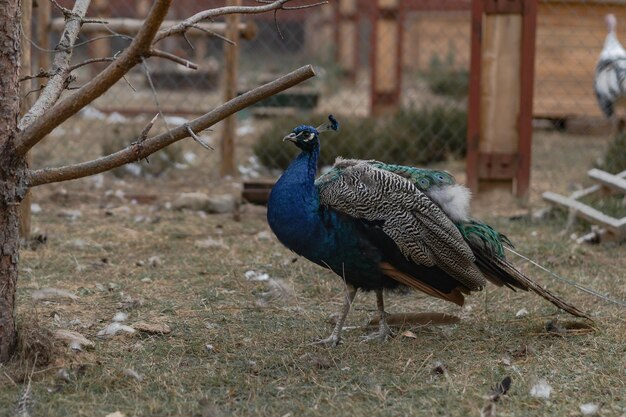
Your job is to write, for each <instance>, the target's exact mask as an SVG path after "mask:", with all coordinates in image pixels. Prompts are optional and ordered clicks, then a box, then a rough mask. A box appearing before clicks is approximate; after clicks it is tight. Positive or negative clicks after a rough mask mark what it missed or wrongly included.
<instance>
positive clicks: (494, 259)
mask: <svg viewBox="0 0 626 417" xmlns="http://www.w3.org/2000/svg"><path fill="white" fill-rule="evenodd" d="M470 247H471V248H472V250H473V251H474V254H475V255H476V264H477V265H478V267H479V268H480V270H481V271H482V272H483V273H484V274H485V276H486V277H487V279H488V280H489V281H490V282H492V283H494V284H496V285H498V286H502V285H506V286H507V287H509V288H511V289H514V288H513V287H515V288H519V289H521V290H524V291H529V290H530V291H532V292H534V293H535V294H538V295H540V296H542V297H543V298H545V299H546V300H548V301H550V302H551V303H552V304H554V305H555V306H557V307H558V308H560V309H562V310H565V311H567V312H568V313H570V314H572V315H574V316H576V317H583V318H585V319H587V320H592V319H591V317H589V316H588V315H587V314H586V313H585V312H583V311H581V310H580V309H578V308H577V307H575V306H573V305H572V304H570V303H568V302H567V301H565V300H564V299H562V298H561V297H559V296H558V295H556V294H553V293H552V292H550V291H549V290H547V289H545V288H543V287H541V286H540V285H539V284H538V283H536V282H535V281H533V280H532V279H531V278H529V277H527V276H526V275H524V274H523V273H521V272H520V271H518V270H517V269H516V268H515V267H514V266H513V265H512V264H510V263H509V262H508V261H507V260H506V259H505V258H503V257H499V256H494V255H493V254H489V253H487V252H485V250H484V249H483V248H482V247H479V246H478V245H475V244H472V243H470Z"/></svg>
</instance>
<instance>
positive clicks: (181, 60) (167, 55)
mask: <svg viewBox="0 0 626 417" xmlns="http://www.w3.org/2000/svg"><path fill="white" fill-rule="evenodd" d="M150 56H155V57H159V58H163V59H167V60H170V61H172V62H175V63H177V64H180V65H182V66H183V67H187V68H191V69H194V70H197V69H198V64H195V63H193V62H191V61H188V60H186V59H185V58H181V57H179V56H178V55H174V54H170V53H169V52H165V51H162V50H160V49H154V48H152V49H150Z"/></svg>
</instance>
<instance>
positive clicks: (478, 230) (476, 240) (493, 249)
mask: <svg viewBox="0 0 626 417" xmlns="http://www.w3.org/2000/svg"><path fill="white" fill-rule="evenodd" d="M456 227H457V228H458V229H459V231H460V232H461V235H462V236H463V238H465V240H467V241H468V242H470V243H473V244H478V245H481V246H482V247H483V248H485V249H486V250H487V251H488V252H489V253H492V254H496V255H498V257H500V258H504V245H507V246H509V247H511V248H512V247H513V244H512V243H511V241H510V240H509V238H508V237H506V236H505V235H503V234H501V233H498V232H497V231H496V230H494V229H493V228H492V227H491V226H489V225H487V224H485V223H480V222H477V221H475V220H470V221H469V222H465V223H457V224H456ZM470 246H472V245H471V244H470Z"/></svg>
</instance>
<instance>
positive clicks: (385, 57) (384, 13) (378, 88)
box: [370, 0, 404, 116]
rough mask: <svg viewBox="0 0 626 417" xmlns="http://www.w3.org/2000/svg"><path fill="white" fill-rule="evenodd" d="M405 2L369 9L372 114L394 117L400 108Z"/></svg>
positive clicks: (381, 1) (383, 1)
mask: <svg viewBox="0 0 626 417" xmlns="http://www.w3.org/2000/svg"><path fill="white" fill-rule="evenodd" d="M403 4H404V2H400V1H399V0H377V2H376V7H372V12H371V21H372V40H371V42H370V44H371V49H370V67H371V74H370V77H371V93H370V103H371V108H370V110H371V114H372V115H374V116H379V115H384V114H389V113H394V112H395V111H396V110H397V109H398V107H399V106H400V86H401V82H402V37H403V32H404V13H403V11H404V5H403Z"/></svg>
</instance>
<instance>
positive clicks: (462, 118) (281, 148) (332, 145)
mask: <svg viewBox="0 0 626 417" xmlns="http://www.w3.org/2000/svg"><path fill="white" fill-rule="evenodd" d="M325 119H326V115H316V116H312V117H309V118H304V119H303V118H296V117H285V118H279V119H275V121H274V123H273V124H272V126H271V127H270V128H269V129H268V130H267V131H265V132H264V133H263V134H262V135H261V137H260V138H259V140H258V142H257V143H256V145H255V146H254V152H255V154H256V155H257V157H258V158H259V160H260V161H261V163H262V164H263V165H264V166H266V167H267V168H270V169H274V168H279V169H285V168H286V167H287V166H288V165H289V163H290V162H291V161H292V160H293V158H294V157H295V155H296V154H297V153H298V149H297V148H296V147H294V146H286V145H285V144H283V143H282V141H281V140H280V139H281V138H282V137H284V136H285V135H286V134H288V133H289V132H291V130H293V128H294V127H296V126H297V125H299V124H310V125H312V126H317V125H319V124H321V123H322V122H323V121H324V120H325ZM338 119H339V123H340V130H339V134H338V135H333V134H332V133H330V134H324V135H322V138H321V141H322V150H321V154H320V165H321V166H325V165H332V164H333V162H334V161H335V158H336V157H337V156H343V157H346V158H358V159H379V160H384V161H386V162H390V163H397V164H406V165H425V164H429V163H433V162H438V161H442V160H444V159H445V158H447V157H450V156H452V157H460V156H464V155H465V153H466V145H465V140H466V139H465V138H466V132H467V113H466V111H465V110H461V109H455V108H452V107H434V108H432V109H419V110H415V109H403V110H401V111H399V112H398V113H397V114H396V115H394V116H392V117H390V118H384V119H378V120H377V119H373V118H357V117H338Z"/></svg>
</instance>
